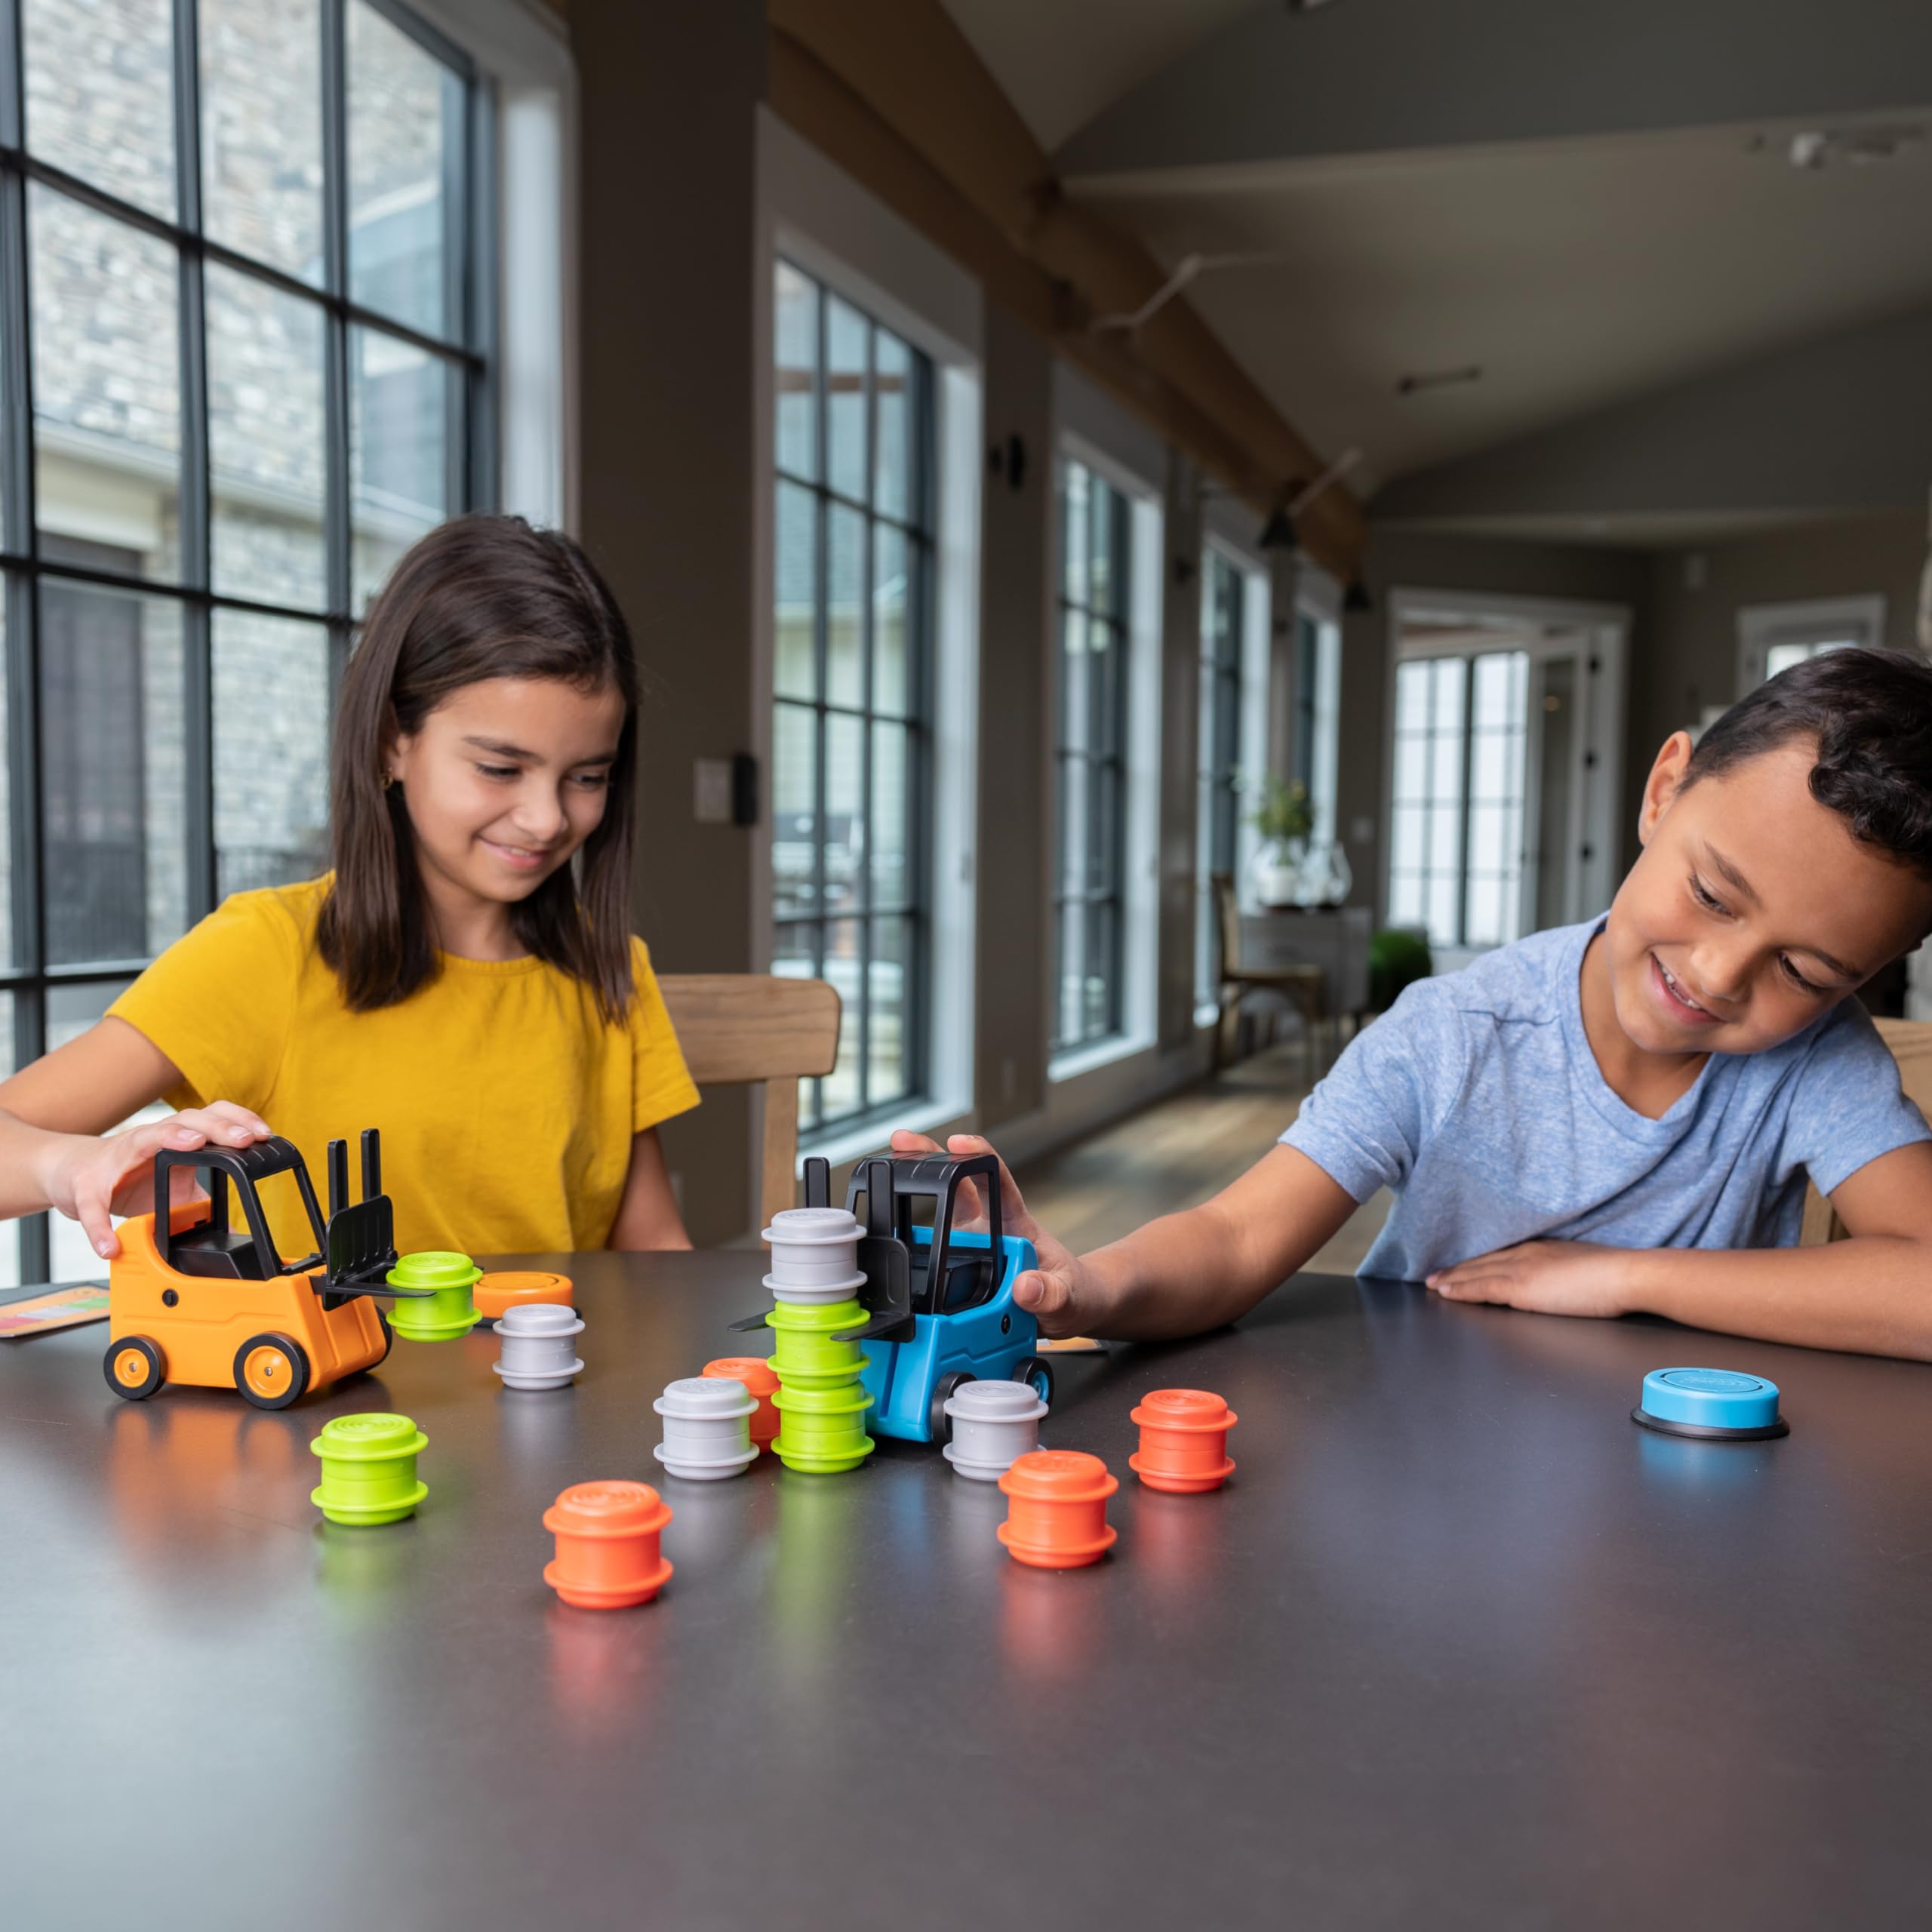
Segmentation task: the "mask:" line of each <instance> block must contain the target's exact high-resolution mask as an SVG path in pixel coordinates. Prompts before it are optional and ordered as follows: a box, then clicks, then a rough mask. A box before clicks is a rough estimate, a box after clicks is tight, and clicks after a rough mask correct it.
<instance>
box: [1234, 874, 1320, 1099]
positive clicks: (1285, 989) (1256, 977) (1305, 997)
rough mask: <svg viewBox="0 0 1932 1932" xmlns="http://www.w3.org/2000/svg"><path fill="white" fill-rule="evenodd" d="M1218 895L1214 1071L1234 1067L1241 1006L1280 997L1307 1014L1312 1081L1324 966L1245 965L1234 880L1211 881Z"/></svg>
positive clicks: (1304, 1031)
mask: <svg viewBox="0 0 1932 1932" xmlns="http://www.w3.org/2000/svg"><path fill="white" fill-rule="evenodd" d="M1208 888H1209V890H1210V891H1211V892H1212V893H1213V894H1214V931H1215V934H1216V937H1217V939H1218V940H1219V942H1220V960H1219V964H1220V972H1219V974H1217V977H1216V981H1215V986H1216V992H1215V998H1216V1001H1217V1003H1218V1004H1219V1005H1220V1013H1219V1014H1218V1015H1217V1018H1216V1020H1215V1023H1214V1069H1215V1071H1216V1072H1220V1069H1222V1068H1223V1066H1226V1064H1227V1063H1228V1060H1229V1057H1230V1054H1229V1048H1231V1046H1232V1044H1233V1042H1232V1033H1233V1030H1234V1023H1235V1021H1236V1020H1238V1017H1239V1015H1240V1012H1241V1001H1243V1000H1244V998H1246V997H1247V995H1249V994H1250V993H1260V992H1266V993H1275V994H1278V995H1280V996H1281V997H1282V998H1285V999H1290V1000H1292V1001H1294V1004H1295V1005H1296V1007H1297V1009H1298V1010H1299V1011H1300V1014H1301V1019H1302V1051H1303V1054H1305V1055H1306V1057H1307V1060H1308V1072H1309V1078H1310V1079H1311V1080H1312V1079H1313V1078H1314V1077H1315V1027H1316V1026H1317V1025H1318V1024H1319V1023H1320V1022H1321V1018H1322V1014H1323V998H1322V983H1323V980H1324V977H1326V976H1325V975H1324V974H1323V972H1322V970H1321V968H1320V967H1319V966H1315V965H1307V964H1294V965H1284V966H1257V967H1253V968H1243V967H1242V965H1241V908H1240V906H1239V905H1238V903H1237V902H1236V900H1235V882H1234V878H1233V876H1232V874H1230V873H1227V872H1216V873H1215V874H1214V876H1213V877H1212V878H1211V879H1210V880H1209V881H1208Z"/></svg>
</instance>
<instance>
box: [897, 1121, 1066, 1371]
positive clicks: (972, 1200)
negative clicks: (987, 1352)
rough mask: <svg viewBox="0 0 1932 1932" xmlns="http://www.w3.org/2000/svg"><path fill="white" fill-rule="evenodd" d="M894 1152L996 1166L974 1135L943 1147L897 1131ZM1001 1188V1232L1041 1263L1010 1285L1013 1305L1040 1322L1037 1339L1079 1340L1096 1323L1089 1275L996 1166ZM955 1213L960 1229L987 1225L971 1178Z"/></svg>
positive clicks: (985, 1145) (963, 1187) (1010, 1178)
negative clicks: (973, 1159) (983, 1157)
mask: <svg viewBox="0 0 1932 1932" xmlns="http://www.w3.org/2000/svg"><path fill="white" fill-rule="evenodd" d="M892 1151H893V1152H894V1153H895V1154H958V1155H974V1154H992V1155H993V1158H994V1159H995V1160H999V1156H998V1154H997V1153H996V1152H995V1151H994V1149H993V1146H992V1143H991V1142H990V1141H987V1140H982V1139H981V1138H980V1136H979V1135H977V1134H954V1135H953V1136H952V1137H951V1139H949V1140H948V1141H947V1142H946V1145H945V1146H943V1147H942V1146H940V1144H939V1143H938V1142H937V1140H933V1139H932V1138H931V1137H930V1136H928V1135H926V1134H908V1133H906V1132H905V1131H903V1130H901V1131H900V1132H898V1133H897V1134H894V1136H893V1137H892ZM999 1182H1000V1232H1001V1233H1002V1234H1011V1235H1019V1236H1020V1238H1022V1239H1023V1240H1025V1241H1031V1242H1032V1244H1033V1246H1034V1247H1035V1249H1036V1250H1037V1251H1038V1254H1039V1257H1040V1265H1039V1266H1038V1268H1037V1269H1028V1271H1027V1272H1026V1273H1025V1274H1023V1275H1021V1276H1020V1278H1019V1279H1018V1280H1017V1281H1015V1282H1014V1284H1013V1299H1014V1300H1015V1301H1016V1302H1017V1303H1019V1305H1020V1306H1021V1307H1022V1308H1023V1309H1026V1310H1028V1311H1029V1312H1030V1313H1031V1314H1032V1315H1035V1316H1036V1317H1037V1318H1038V1321H1039V1324H1040V1332H1041V1334H1043V1335H1077V1334H1081V1332H1082V1324H1083V1323H1085V1322H1091V1321H1093V1320H1094V1319H1095V1318H1096V1315H1095V1311H1094V1309H1092V1308H1091V1306H1088V1304H1090V1303H1091V1300H1092V1292H1091V1286H1090V1284H1089V1283H1088V1277H1087V1271H1086V1270H1085V1269H1084V1268H1082V1267H1081V1264H1080V1263H1079V1261H1078V1260H1077V1259H1076V1258H1075V1256H1074V1255H1073V1254H1071V1253H1070V1252H1069V1251H1068V1250H1067V1249H1066V1247H1064V1246H1063V1244H1061V1243H1060V1242H1059V1241H1056V1240H1055V1239H1054V1237H1053V1236H1052V1235H1050V1234H1048V1232H1047V1231H1046V1229H1044V1228H1043V1227H1041V1226H1040V1224H1039V1223H1038V1221H1036V1220H1034V1218H1033V1217H1032V1215H1031V1214H1029V1213H1028V1212H1027V1211H1026V1202H1025V1201H1023V1199H1022V1198H1020V1189H1018V1188H1017V1186H1015V1185H1014V1179H1013V1176H1012V1174H1011V1172H1009V1171H1008V1168H1007V1164H1006V1163H1005V1161H1000V1162H999ZM959 1208H960V1217H959V1222H958V1225H959V1226H961V1227H962V1228H983V1227H984V1226H986V1202H985V1201H983V1199H982V1198H980V1187H979V1184H978V1183H977V1182H976V1181H974V1180H971V1179H970V1178H969V1179H968V1180H964V1181H962V1182H961V1183H960V1188H959Z"/></svg>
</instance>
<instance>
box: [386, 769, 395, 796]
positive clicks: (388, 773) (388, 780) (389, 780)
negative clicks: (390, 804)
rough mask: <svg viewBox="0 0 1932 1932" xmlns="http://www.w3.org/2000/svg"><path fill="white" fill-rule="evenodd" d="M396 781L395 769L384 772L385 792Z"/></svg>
mask: <svg viewBox="0 0 1932 1932" xmlns="http://www.w3.org/2000/svg"><path fill="white" fill-rule="evenodd" d="M394 783H395V773H394V772H393V771H386V772H384V773H383V790H384V791H385V792H386V791H387V790H388V789H389V787H390V786H392V785H393V784H394Z"/></svg>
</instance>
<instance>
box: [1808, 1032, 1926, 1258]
mask: <svg viewBox="0 0 1932 1932" xmlns="http://www.w3.org/2000/svg"><path fill="white" fill-rule="evenodd" d="M1875 1024H1876V1025H1877V1026H1878V1037H1879V1038H1881V1040H1883V1041H1884V1043H1885V1044H1886V1045H1887V1046H1888V1047H1890V1048H1891V1050H1892V1057H1893V1058H1894V1060H1897V1062H1898V1063H1899V1081H1900V1084H1901V1085H1902V1086H1903V1088H1905V1094H1906V1099H1907V1100H1912V1101H1915V1102H1916V1103H1918V1109H1919V1111H1920V1112H1921V1113H1923V1114H1924V1115H1926V1117H1927V1118H1928V1119H1932V1020H1878V1021H1877V1022H1876V1023H1875ZM1844 1238H1846V1229H1845V1225H1844V1223H1843V1222H1842V1221H1841V1220H1839V1219H1838V1216H1837V1215H1836V1214H1834V1213H1833V1212H1832V1204H1831V1203H1830V1202H1829V1201H1827V1200H1826V1198H1825V1197H1824V1196H1823V1195H1822V1194H1820V1192H1818V1190H1817V1189H1816V1188H1815V1187H1807V1188H1806V1189H1805V1190H1804V1226H1802V1228H1801V1229H1800V1230H1799V1232H1798V1246H1799V1247H1817V1245H1818V1244H1819V1243H1820V1242H1821V1241H1843V1240H1844Z"/></svg>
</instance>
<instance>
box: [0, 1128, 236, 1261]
mask: <svg viewBox="0 0 1932 1932" xmlns="http://www.w3.org/2000/svg"><path fill="white" fill-rule="evenodd" d="M268 1134H269V1129H268V1127H267V1125H266V1123H265V1122H263V1121H260V1120H258V1119H257V1118H256V1117H255V1116H254V1115H253V1114H251V1113H250V1112H248V1110H247V1109H245V1108H243V1107H236V1106H229V1104H228V1103H226V1101H217V1103H215V1104H214V1106H211V1107H196V1108H192V1109H188V1110H186V1111H185V1112H181V1113H178V1114H171V1115H169V1116H168V1118H167V1119H166V1120H157V1121H147V1122H146V1123H144V1124H143V1125H141V1126H140V1127H132V1128H128V1130H127V1131H126V1132H125V1133H122V1134H109V1135H107V1136H106V1137H104V1138H103V1139H100V1140H95V1139H94V1138H92V1137H91V1136H89V1135H87V1134H51V1133H49V1132H48V1131H47V1129H46V1128H41V1127H29V1126H28V1125H27V1124H26V1121H22V1120H17V1119H15V1118H14V1116H13V1115H11V1114H5V1113H0V1220H13V1219H14V1217H15V1216H16V1215H20V1214H39V1213H41V1212H42V1211H44V1210H45V1209H47V1208H49V1207H53V1208H57V1209H58V1210H59V1211H60V1212H61V1213H62V1214H65V1215H66V1216H67V1217H69V1219H70V1220H76V1221H78V1222H79V1223H80V1224H81V1226H82V1227H83V1228H84V1229H85V1230H86V1231H87V1237H88V1242H89V1244H91V1246H92V1247H93V1249H94V1252H95V1253H96V1254H98V1255H100V1256H101V1257H103V1259H104V1260H112V1259H113V1257H115V1255H117V1254H119V1253H120V1251H121V1244H120V1242H119V1241H118V1239H117V1238H115V1233H114V1229H113V1226H112V1223H111V1222H110V1221H109V1219H108V1217H109V1215H110V1214H144V1213H146V1211H147V1210H148V1209H149V1208H150V1207H152V1206H153V1205H154V1166H153V1163H154V1157H155V1155H157V1154H158V1153H159V1152H161V1151H162V1149H164V1148H177V1149H180V1150H181V1151H183V1152H187V1151H189V1150H190V1149H194V1148H196V1147H201V1146H205V1145H206V1144H207V1143H208V1142H210V1141H214V1142H216V1143H218V1144H219V1145H220V1146H224V1147H246V1146H251V1145H252V1144H253V1143H254V1142H256V1141H257V1140H266V1139H267V1138H268ZM176 1173H177V1180H178V1183H179V1184H180V1186H183V1188H184V1189H185V1188H186V1186H188V1185H189V1183H191V1182H192V1177H193V1170H192V1168H179V1169H177V1171H176Z"/></svg>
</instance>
